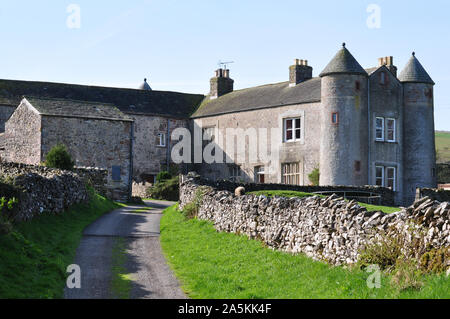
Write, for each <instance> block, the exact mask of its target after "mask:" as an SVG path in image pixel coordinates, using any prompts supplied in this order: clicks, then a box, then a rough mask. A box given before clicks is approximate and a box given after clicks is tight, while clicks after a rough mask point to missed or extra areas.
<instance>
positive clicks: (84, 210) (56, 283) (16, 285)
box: [0, 194, 119, 299]
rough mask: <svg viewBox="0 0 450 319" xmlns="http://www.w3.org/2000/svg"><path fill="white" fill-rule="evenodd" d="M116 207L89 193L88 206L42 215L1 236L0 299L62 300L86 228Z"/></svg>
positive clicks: (78, 206)
mask: <svg viewBox="0 0 450 319" xmlns="http://www.w3.org/2000/svg"><path fill="white" fill-rule="evenodd" d="M117 207H119V205H118V204H116V203H114V202H112V201H110V200H108V199H106V198H104V197H101V196H100V195H96V194H92V199H91V201H90V203H88V204H85V205H75V206H74V207H72V208H71V209H70V210H68V211H67V212H65V213H63V214H60V215H51V214H44V215H42V216H40V217H38V218H35V219H33V220H32V221H30V222H24V223H20V224H17V225H15V226H14V230H13V231H12V232H11V233H9V234H7V235H0V247H1V248H0V298H26V299H43V298H62V297H63V293H64V287H65V282H66V277H67V275H68V274H67V273H66V268H67V266H68V265H70V264H72V263H73V260H74V258H75V253H76V249H77V248H78V245H79V243H80V240H81V237H82V232H83V230H84V228H85V227H86V226H88V225H89V224H91V223H92V222H94V221H95V220H96V219H97V218H99V217H100V216H101V215H103V214H105V213H107V212H109V211H111V210H113V209H115V208H117Z"/></svg>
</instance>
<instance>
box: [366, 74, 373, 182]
mask: <svg viewBox="0 0 450 319" xmlns="http://www.w3.org/2000/svg"><path fill="white" fill-rule="evenodd" d="M367 112H368V116H367V121H368V124H369V125H368V129H369V134H368V136H369V143H368V144H367V146H368V154H367V160H368V162H369V163H368V165H367V169H368V174H367V181H368V183H369V185H372V170H371V167H370V164H371V162H372V160H371V155H372V118H371V112H370V76H369V77H368V78H367Z"/></svg>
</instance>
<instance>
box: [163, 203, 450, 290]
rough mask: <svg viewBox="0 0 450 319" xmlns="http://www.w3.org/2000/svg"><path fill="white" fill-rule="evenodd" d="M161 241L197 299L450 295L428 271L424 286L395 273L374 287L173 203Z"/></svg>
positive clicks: (359, 276) (445, 283)
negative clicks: (407, 283)
mask: <svg viewBox="0 0 450 319" xmlns="http://www.w3.org/2000/svg"><path fill="white" fill-rule="evenodd" d="M161 245H162V248H163V251H164V254H165V255H166V258H167V260H168V262H169V264H170V265H171V267H172V269H173V270H174V272H175V274H176V276H177V277H178V278H179V280H180V281H181V283H182V285H183V289H184V291H185V292H186V293H187V294H188V295H189V297H191V298H195V299H207V298H211V299H222V298H223V299H233V298H236V299H258V298H262V299H266V298H274V299H281V298H286V299H298V298H307V299H309V298H318V299H321V298H333V299H335V298H336V299H337V298H450V291H449V289H448V287H449V285H450V278H449V277H446V276H445V275H427V276H423V277H422V278H421V279H422V281H423V283H424V285H423V287H422V288H421V289H420V290H416V289H414V290H413V289H409V290H400V288H397V287H395V285H392V284H391V277H390V276H388V275H382V276H381V288H379V289H370V288H368V285H367V279H368V277H369V276H370V273H366V272H364V271H362V270H357V269H353V270H347V269H344V268H343V267H331V266H329V265H327V264H325V263H322V262H317V261H313V260H312V259H310V258H308V257H306V256H304V255H291V254H287V253H283V252H279V251H273V250H271V249H268V248H265V247H264V246H263V244H262V243H261V242H258V241H255V240H249V239H248V238H247V237H244V236H237V235H235V234H229V233H218V232H217V231H216V230H215V229H214V227H213V225H212V223H210V222H207V221H200V220H197V219H186V218H185V216H184V215H183V214H182V213H181V212H179V211H177V209H176V207H175V206H174V207H171V208H169V209H167V210H165V212H164V216H163V218H162V220H161Z"/></svg>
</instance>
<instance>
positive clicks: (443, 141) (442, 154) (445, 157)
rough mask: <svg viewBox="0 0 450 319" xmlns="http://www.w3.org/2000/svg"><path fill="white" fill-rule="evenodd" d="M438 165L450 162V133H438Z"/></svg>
mask: <svg viewBox="0 0 450 319" xmlns="http://www.w3.org/2000/svg"><path fill="white" fill-rule="evenodd" d="M436 149H437V153H438V154H437V155H438V158H437V161H438V163H447V162H450V132H439V131H438V132H436Z"/></svg>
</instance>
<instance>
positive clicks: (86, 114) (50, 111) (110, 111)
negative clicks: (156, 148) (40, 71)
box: [24, 96, 133, 121]
mask: <svg viewBox="0 0 450 319" xmlns="http://www.w3.org/2000/svg"><path fill="white" fill-rule="evenodd" d="M24 98H25V99H26V100H27V101H28V102H29V103H30V104H31V105H32V106H33V107H34V108H35V109H36V110H37V111H38V112H39V113H40V114H41V115H49V116H62V117H65V116H66V117H80V118H92V119H108V120H119V121H133V119H132V118H130V117H129V116H127V115H125V114H123V113H122V112H121V111H120V110H119V109H118V108H116V107H115V106H114V105H112V104H107V103H95V102H86V101H75V100H67V99H49V98H36V97H29V96H25V97H24Z"/></svg>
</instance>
